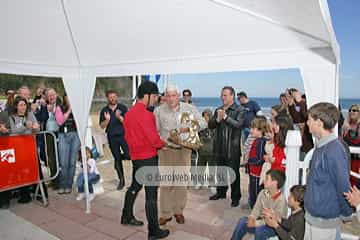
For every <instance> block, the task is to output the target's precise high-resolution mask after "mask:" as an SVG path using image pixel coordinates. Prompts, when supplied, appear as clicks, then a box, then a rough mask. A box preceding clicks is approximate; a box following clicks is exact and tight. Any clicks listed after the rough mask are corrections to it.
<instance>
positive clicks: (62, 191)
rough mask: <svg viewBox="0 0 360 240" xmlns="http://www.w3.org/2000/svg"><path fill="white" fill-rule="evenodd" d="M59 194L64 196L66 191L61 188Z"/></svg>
mask: <svg viewBox="0 0 360 240" xmlns="http://www.w3.org/2000/svg"><path fill="white" fill-rule="evenodd" d="M57 193H58V194H64V193H65V189H64V188H59V190H58V192H57Z"/></svg>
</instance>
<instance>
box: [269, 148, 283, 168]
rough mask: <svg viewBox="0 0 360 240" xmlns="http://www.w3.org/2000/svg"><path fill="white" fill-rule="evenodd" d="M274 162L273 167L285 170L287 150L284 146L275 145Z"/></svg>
mask: <svg viewBox="0 0 360 240" xmlns="http://www.w3.org/2000/svg"><path fill="white" fill-rule="evenodd" d="M273 157H274V158H275V160H274V162H273V163H272V164H271V169H276V170H280V171H283V172H285V161H286V156H285V151H284V148H282V147H279V146H277V145H275V147H274V150H273Z"/></svg>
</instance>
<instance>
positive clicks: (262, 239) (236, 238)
mask: <svg viewBox="0 0 360 240" xmlns="http://www.w3.org/2000/svg"><path fill="white" fill-rule="evenodd" d="M247 220H248V218H247V217H242V218H240V220H239V222H238V224H237V225H236V227H235V230H234V232H233V235H232V237H231V240H240V239H242V238H243V237H244V236H245V235H246V233H253V234H255V240H266V239H268V238H270V237H275V236H276V232H275V231H274V229H273V228H271V227H268V226H266V225H262V226H259V227H253V228H249V227H248V226H247Z"/></svg>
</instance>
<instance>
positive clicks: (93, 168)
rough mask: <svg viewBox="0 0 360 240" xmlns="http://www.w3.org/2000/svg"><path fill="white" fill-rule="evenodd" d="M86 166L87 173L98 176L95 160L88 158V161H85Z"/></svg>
mask: <svg viewBox="0 0 360 240" xmlns="http://www.w3.org/2000/svg"><path fill="white" fill-rule="evenodd" d="M87 165H88V169H89V173H95V174H98V175H100V173H99V170H98V169H97V167H96V161H95V159H93V158H90V159H89V160H87Z"/></svg>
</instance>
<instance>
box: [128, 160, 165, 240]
mask: <svg viewBox="0 0 360 240" xmlns="http://www.w3.org/2000/svg"><path fill="white" fill-rule="evenodd" d="M132 164H133V174H132V182H131V185H130V187H129V188H128V190H127V191H126V194H125V203H124V208H123V212H122V217H124V218H127V219H131V218H133V217H134V203H135V200H136V196H137V194H138V192H139V191H140V190H141V189H142V187H143V186H142V185H141V184H140V183H139V182H138V181H137V180H136V178H135V175H136V172H137V171H138V170H139V169H140V168H141V167H145V166H148V167H154V168H158V165H159V162H158V157H157V156H156V157H152V158H148V159H144V160H133V161H132ZM157 190H158V186H146V185H145V213H146V218H147V220H148V230H149V234H150V235H151V234H155V233H156V232H157V231H158V230H159V223H158V207H157V196H158V194H157Z"/></svg>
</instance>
